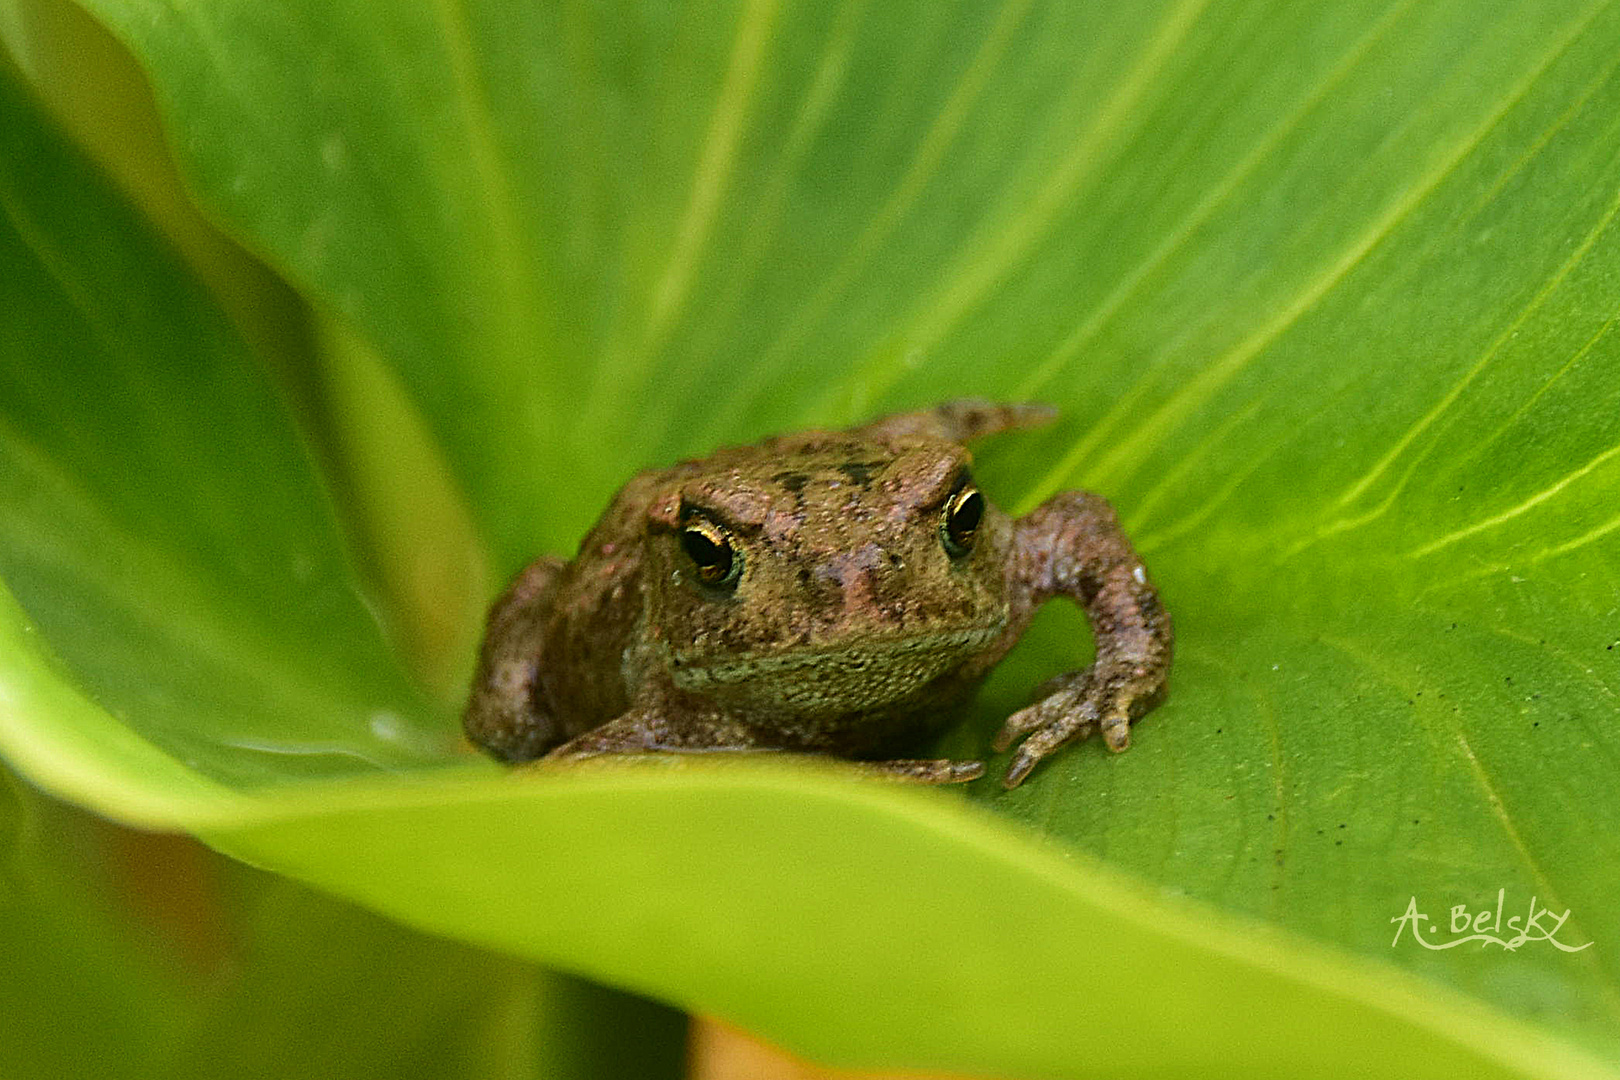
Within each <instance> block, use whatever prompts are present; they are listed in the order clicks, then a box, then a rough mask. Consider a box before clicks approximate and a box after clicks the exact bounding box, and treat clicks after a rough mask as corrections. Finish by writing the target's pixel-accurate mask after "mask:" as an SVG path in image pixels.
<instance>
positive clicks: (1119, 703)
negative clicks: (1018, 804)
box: [992, 664, 1158, 788]
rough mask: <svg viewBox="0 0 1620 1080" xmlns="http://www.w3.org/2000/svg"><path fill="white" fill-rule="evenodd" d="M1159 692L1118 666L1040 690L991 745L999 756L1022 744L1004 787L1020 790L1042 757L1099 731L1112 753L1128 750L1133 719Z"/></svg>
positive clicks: (1074, 674)
mask: <svg viewBox="0 0 1620 1080" xmlns="http://www.w3.org/2000/svg"><path fill="white" fill-rule="evenodd" d="M1157 691H1158V687H1156V686H1154V685H1152V683H1151V682H1150V680H1148V679H1146V678H1144V677H1143V674H1142V673H1141V672H1138V671H1134V670H1132V669H1131V668H1130V667H1129V666H1126V665H1120V664H1110V665H1107V666H1106V667H1104V668H1103V670H1102V671H1101V672H1099V671H1098V669H1097V668H1092V669H1091V670H1090V671H1075V672H1070V673H1069V674H1067V675H1060V676H1058V677H1057V678H1055V679H1052V680H1050V681H1049V682H1047V683H1045V684H1044V685H1043V686H1042V687H1041V688H1040V693H1041V694H1042V695H1044V696H1042V697H1041V700H1039V701H1037V702H1036V703H1035V704H1033V705H1031V706H1029V707H1028V708H1025V709H1020V710H1019V711H1017V712H1015V713H1013V714H1012V715H1011V716H1009V717H1007V722H1006V723H1005V724H1004V725H1002V728H1001V732H1000V734H998V735H997V736H996V738H995V742H994V743H993V744H992V745H993V746H994V748H995V750H996V752H997V753H1000V752H1001V751H1003V750H1006V749H1007V748H1008V747H1010V746H1011V745H1012V744H1013V743H1015V742H1017V741H1018V740H1019V739H1023V740H1024V741H1023V743H1022V744H1021V745H1020V746H1019V747H1018V752H1017V753H1016V754H1014V755H1013V760H1012V764H1011V765H1009V766H1008V767H1007V775H1006V777H1005V778H1004V779H1003V780H1002V784H1003V785H1004V786H1006V787H1008V788H1015V787H1017V786H1018V785H1019V784H1021V783H1023V782H1024V778H1025V777H1026V776H1028V775H1029V774H1030V771H1031V770H1032V769H1034V768H1035V766H1036V765H1037V764H1038V763H1039V762H1040V761H1041V760H1042V759H1043V758H1046V757H1048V756H1050V755H1051V754H1053V753H1055V752H1056V751H1057V750H1058V749H1059V748H1061V747H1063V746H1066V745H1068V744H1069V743H1071V742H1078V741H1080V740H1082V739H1086V738H1089V737H1090V736H1091V733H1092V732H1093V731H1097V730H1099V729H1100V730H1101V731H1102V735H1103V741H1104V742H1106V743H1107V744H1108V749H1110V750H1112V751H1114V752H1115V753H1118V752H1119V751H1121V750H1124V749H1126V748H1127V747H1129V746H1130V745H1131V721H1132V720H1134V719H1136V718H1137V717H1138V716H1141V715H1142V714H1143V713H1145V712H1147V711H1148V709H1149V708H1151V707H1152V706H1153V705H1154V704H1155V703H1156V701H1157V697H1158V693H1157Z"/></svg>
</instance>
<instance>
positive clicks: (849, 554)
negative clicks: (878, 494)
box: [810, 543, 904, 612]
mask: <svg viewBox="0 0 1620 1080" xmlns="http://www.w3.org/2000/svg"><path fill="white" fill-rule="evenodd" d="M903 565H904V561H903V560H902V559H901V558H900V557H899V556H898V555H893V554H891V553H890V552H888V551H886V550H884V548H883V547H881V546H880V545H878V544H876V543H866V544H862V545H861V546H860V547H858V548H855V549H853V550H849V551H839V552H836V553H834V554H832V555H829V556H826V557H824V558H823V559H821V560H820V561H818V562H817V563H816V565H815V567H814V569H812V570H811V572H810V578H811V583H812V585H813V586H814V587H815V588H816V590H817V592H819V593H820V594H821V595H822V598H823V602H824V603H827V604H828V606H833V607H838V608H841V609H842V610H843V611H846V612H849V611H856V610H860V611H865V610H868V609H870V608H871V606H872V602H873V599H874V598H875V596H876V595H877V593H878V591H879V589H880V588H881V582H882V579H883V577H884V576H885V575H891V576H892V575H895V574H898V573H899V570H900V568H901V567H902V566H903Z"/></svg>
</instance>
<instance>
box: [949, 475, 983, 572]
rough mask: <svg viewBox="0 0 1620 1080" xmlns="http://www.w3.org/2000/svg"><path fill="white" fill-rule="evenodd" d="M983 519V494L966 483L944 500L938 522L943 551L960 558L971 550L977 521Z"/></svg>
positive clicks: (977, 526)
mask: <svg viewBox="0 0 1620 1080" xmlns="http://www.w3.org/2000/svg"><path fill="white" fill-rule="evenodd" d="M983 519H984V496H983V495H980V494H979V489H978V488H976V487H973V486H972V485H968V486H966V487H964V488H962V489H961V490H960V491H957V492H955V493H953V494H952V495H951V497H950V498H949V499H947V500H946V501H945V510H944V512H943V514H942V515H941V517H940V522H939V537H940V541H941V542H942V543H943V544H944V545H945V553H946V554H947V555H949V556H950V557H951V558H953V559H960V558H962V557H963V556H964V555H966V554H967V553H968V552H970V551H972V550H973V540H974V537H975V535H976V534H977V533H978V531H979V522H980V521H982V520H983Z"/></svg>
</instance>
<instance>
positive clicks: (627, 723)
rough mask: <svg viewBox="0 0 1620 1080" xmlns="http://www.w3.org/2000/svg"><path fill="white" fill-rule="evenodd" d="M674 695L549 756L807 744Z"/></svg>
mask: <svg viewBox="0 0 1620 1080" xmlns="http://www.w3.org/2000/svg"><path fill="white" fill-rule="evenodd" d="M669 704H670V703H669V701H668V700H667V699H665V698H663V697H661V696H660V695H658V694H656V693H654V694H649V695H647V697H646V699H645V700H644V701H643V702H642V703H641V704H639V705H637V706H636V707H634V708H632V709H630V710H629V711H628V712H625V713H623V714H622V715H620V716H616V717H614V718H613V719H612V720H609V721H608V722H607V723H605V724H603V725H601V726H600V727H595V728H592V729H591V730H589V731H587V732H584V733H583V734H580V735H576V736H575V737H574V738H572V739H570V740H568V741H567V742H566V743H564V744H563V745H561V746H559V747H557V748H556V749H554V750H552V751H551V752H550V753H549V754H547V755H546V757H547V758H551V759H557V760H565V761H566V760H575V761H577V760H580V759H582V758H593V757H603V756H607V755H617V754H646V753H659V752H664V753H667V752H671V751H675V752H685V753H726V752H730V753H745V752H749V751H763V752H771V753H784V752H785V753H793V752H803V751H806V750H808V748H806V747H799V746H785V745H783V744H782V743H781V742H780V741H778V740H774V739H770V738H766V737H763V736H762V731H761V728H759V727H757V726H754V725H750V724H747V723H744V722H742V721H740V720H738V719H736V718H735V717H731V716H728V715H726V714H725V713H721V712H715V711H710V710H694V709H673V710H672V709H670V708H669ZM848 764H850V765H852V766H853V767H855V768H856V769H858V770H860V771H862V772H866V773H872V774H875V775H879V776H891V777H896V778H900V779H905V780H915V781H919V782H921V783H925V784H959V783H962V782H964V781H967V780H973V779H976V778H977V777H979V776H980V775H982V774H983V773H984V764H983V763H982V762H978V761H949V760H944V759H940V760H934V759H910V758H908V759H904V760H894V761H856V762H849V763H848Z"/></svg>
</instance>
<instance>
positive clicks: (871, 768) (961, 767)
mask: <svg viewBox="0 0 1620 1080" xmlns="http://www.w3.org/2000/svg"><path fill="white" fill-rule="evenodd" d="M854 764H855V766H856V768H858V769H861V770H862V771H864V772H872V773H877V774H879V775H880V776H892V777H894V778H896V779H899V780H915V781H917V782H919V783H923V784H965V783H967V782H968V781H969V780H977V779H978V778H979V777H981V776H983V775H984V762H982V761H951V760H949V759H948V758H938V759H933V758H922V759H913V758H901V759H897V760H894V761H857V762H855V763H854Z"/></svg>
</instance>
